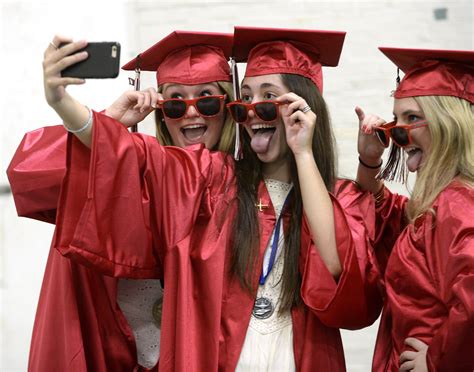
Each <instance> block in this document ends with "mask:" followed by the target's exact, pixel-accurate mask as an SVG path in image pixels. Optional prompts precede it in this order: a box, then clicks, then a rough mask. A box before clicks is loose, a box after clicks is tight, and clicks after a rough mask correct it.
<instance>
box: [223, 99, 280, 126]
mask: <svg viewBox="0 0 474 372" xmlns="http://www.w3.org/2000/svg"><path fill="white" fill-rule="evenodd" d="M281 104H282V103H280V102H277V101H261V102H255V103H243V102H242V101H240V100H239V101H234V102H230V103H228V104H227V109H228V110H229V112H230V114H231V115H232V118H233V119H234V120H235V121H236V122H237V123H239V124H245V123H247V122H248V121H249V120H250V116H249V111H253V112H254V114H255V116H257V117H258V118H259V119H260V120H263V121H266V122H271V121H275V120H276V119H278V117H279V116H280V110H279V109H278V106H280V105H281Z"/></svg>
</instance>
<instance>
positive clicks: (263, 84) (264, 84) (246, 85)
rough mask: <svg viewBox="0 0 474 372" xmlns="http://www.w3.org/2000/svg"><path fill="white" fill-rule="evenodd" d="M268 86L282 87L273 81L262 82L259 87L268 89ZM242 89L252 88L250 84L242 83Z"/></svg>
mask: <svg viewBox="0 0 474 372" xmlns="http://www.w3.org/2000/svg"><path fill="white" fill-rule="evenodd" d="M267 88H275V89H280V86H278V85H275V84H271V83H262V84H260V86H259V87H258V89H267ZM241 89H248V90H252V89H251V88H250V86H249V85H248V84H244V85H242V88H241Z"/></svg>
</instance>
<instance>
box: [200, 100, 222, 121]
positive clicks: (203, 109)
mask: <svg viewBox="0 0 474 372" xmlns="http://www.w3.org/2000/svg"><path fill="white" fill-rule="evenodd" d="M196 107H197V109H198V111H199V113H200V114H201V115H204V116H214V115H217V114H218V113H219V111H220V110H221V100H220V99H219V98H217V97H203V98H200V99H199V100H198V101H197V102H196Z"/></svg>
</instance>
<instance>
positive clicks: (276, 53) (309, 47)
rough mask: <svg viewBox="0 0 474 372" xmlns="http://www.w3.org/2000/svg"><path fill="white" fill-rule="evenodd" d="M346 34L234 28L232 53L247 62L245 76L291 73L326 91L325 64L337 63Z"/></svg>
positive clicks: (339, 32)
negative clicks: (305, 78)
mask: <svg viewBox="0 0 474 372" xmlns="http://www.w3.org/2000/svg"><path fill="white" fill-rule="evenodd" d="M345 35H346V33H345V32H341V31H322V30H297V29H283V28H258V27H235V29H234V50H233V56H234V58H235V60H236V61H237V62H247V69H246V71H245V76H260V75H267V74H279V73H289V74H297V75H301V76H304V77H307V78H308V79H311V80H312V81H313V82H314V83H315V84H316V86H317V87H318V89H319V90H320V92H322V90H323V76H322V70H321V67H322V66H337V64H338V63H339V57H340V55H341V51H342V45H343V43H344V38H345Z"/></svg>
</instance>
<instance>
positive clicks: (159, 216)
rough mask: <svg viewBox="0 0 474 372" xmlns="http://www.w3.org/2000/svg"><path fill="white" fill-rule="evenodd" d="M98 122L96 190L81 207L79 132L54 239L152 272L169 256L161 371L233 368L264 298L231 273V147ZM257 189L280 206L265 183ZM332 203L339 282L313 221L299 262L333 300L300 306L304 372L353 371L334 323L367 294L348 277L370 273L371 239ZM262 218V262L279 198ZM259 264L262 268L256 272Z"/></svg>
mask: <svg viewBox="0 0 474 372" xmlns="http://www.w3.org/2000/svg"><path fill="white" fill-rule="evenodd" d="M93 132H94V133H93V136H94V138H93V146H92V152H91V159H92V161H91V166H90V173H89V185H88V188H87V200H86V202H85V203H84V205H81V206H79V205H78V203H77V202H76V195H75V187H74V185H75V184H76V182H77V177H78V172H77V167H76V164H75V162H74V159H75V158H76V157H77V156H78V154H77V152H78V151H77V150H78V149H79V148H80V145H79V144H78V141H77V139H75V138H73V137H72V136H71V137H70V142H69V145H70V146H69V149H68V170H67V174H66V177H65V181H64V183H63V189H62V193H61V200H60V205H59V209H58V213H59V218H58V225H57V230H56V235H55V242H54V245H55V247H56V248H58V249H59V250H60V251H61V252H62V253H63V254H65V255H66V256H68V257H72V258H74V259H75V260H78V261H80V262H83V263H86V264H88V265H92V266H93V267H95V268H96V269H99V270H101V271H103V272H104V273H106V274H108V275H114V276H122V277H133V278H148V277H150V276H151V275H153V274H154V273H155V272H156V270H157V267H158V263H159V262H160V261H161V262H163V268H164V280H165V283H166V286H165V291H164V300H163V317H162V329H161V349H160V363H159V364H160V365H159V370H160V371H217V370H219V371H233V370H234V369H235V367H236V364H237V362H238V358H239V355H240V351H241V348H242V345H243V342H244V339H245V335H246V332H247V328H248V324H249V320H250V316H251V312H252V308H253V304H254V300H255V298H254V296H253V295H251V294H250V293H248V292H247V291H245V290H243V289H242V288H241V286H240V284H239V283H238V280H237V279H236V278H235V277H233V276H231V275H230V273H229V263H230V257H231V250H230V248H229V247H230V245H231V239H232V221H233V219H234V216H235V213H236V203H235V197H236V186H235V176H234V170H233V160H232V158H231V157H229V156H226V155H225V154H223V153H220V152H209V151H207V150H206V149H204V148H203V147H199V148H195V149H194V150H193V151H189V150H184V149H180V148H176V147H162V146H160V145H159V144H157V142H156V140H155V139H154V138H152V137H148V136H144V135H141V134H130V133H129V132H128V131H127V130H125V129H124V127H123V126H122V125H121V124H120V123H118V122H116V121H114V120H113V119H111V118H108V117H106V116H104V115H101V114H97V113H94V130H93ZM258 197H259V198H261V199H262V203H263V204H267V205H270V206H271V200H270V197H269V195H268V192H267V190H266V188H265V187H264V184H263V183H262V184H261V185H260V188H259V195H258ZM333 205H334V210H335V221H336V227H337V242H338V248H339V253H340V257H341V261H342V262H343V265H344V272H343V274H342V276H341V278H340V280H339V285H337V286H336V285H335V284H334V280H333V278H332V276H331V275H330V273H329V272H328V270H327V269H326V268H325V266H324V265H323V263H322V261H321V259H320V258H319V256H318V255H317V253H316V249H315V247H314V245H313V242H312V239H311V237H310V234H309V231H308V229H307V228H306V227H305V228H304V229H303V231H302V243H301V259H300V270H301V272H302V274H303V275H305V274H306V271H308V270H311V271H312V275H314V276H315V277H317V279H318V280H317V282H316V283H315V284H314V287H313V290H314V291H315V292H317V291H318V287H321V288H322V290H321V296H322V299H321V304H320V305H321V308H320V309H318V308H316V309H314V311H309V308H308V307H306V306H301V307H300V308H294V309H293V310H292V319H293V330H294V340H293V343H294V355H295V362H296V367H297V370H298V371H343V370H345V366H344V355H343V350H342V343H341V339H340V335H339V331H338V329H337V328H333V327H335V326H337V324H339V323H344V318H345V317H346V316H348V314H347V313H348V312H347V309H348V306H352V304H353V303H354V301H355V302H357V299H355V298H354V297H353V296H348V297H347V302H346V303H345V302H344V300H343V298H342V295H343V294H346V293H347V291H346V290H345V288H346V286H347V287H348V288H349V289H351V288H352V289H353V288H354V287H355V286H356V283H361V282H362V279H361V273H360V271H359V265H358V259H357V255H356V254H355V253H354V250H355V246H356V245H357V244H360V245H363V248H364V249H366V248H367V247H366V246H365V245H366V242H367V240H366V239H365V237H364V238H363V239H360V241H356V240H355V239H359V238H360V237H359V236H357V235H355V238H354V237H353V236H352V235H351V230H350V229H349V225H348V220H347V219H346V217H345V212H344V211H343V210H342V208H341V207H340V205H339V203H338V202H337V200H335V199H334V198H333ZM355 209H357V208H355ZM357 213H358V212H357ZM259 223H260V229H261V231H260V232H261V242H260V250H259V255H258V262H257V267H261V265H262V260H263V252H264V250H265V247H266V245H267V242H268V240H269V239H270V237H271V234H272V230H273V227H274V224H275V214H274V211H273V208H272V207H269V208H267V209H264V210H263V211H262V212H261V213H259ZM259 274H260V273H259V272H255V274H254V275H253V280H254V281H255V283H256V282H257V281H258V277H259ZM353 283H355V284H353ZM357 294H358V295H359V294H364V291H363V290H358V291H357ZM339 296H341V299H339ZM335 298H337V300H335ZM362 301H363V300H362ZM364 303H365V302H364ZM349 304H350V305H349ZM359 308H365V307H364V306H355V307H354V309H355V310H354V311H355V312H357V311H358V309H359ZM366 315H367V312H361V316H360V317H357V316H352V315H351V316H349V318H350V323H351V325H352V326H353V327H356V326H359V327H361V326H365V325H366V324H368V323H370V322H371V321H373V319H367V318H368V317H367V316H366ZM369 318H370V317H369ZM356 319H357V320H356ZM356 323H359V324H356Z"/></svg>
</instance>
